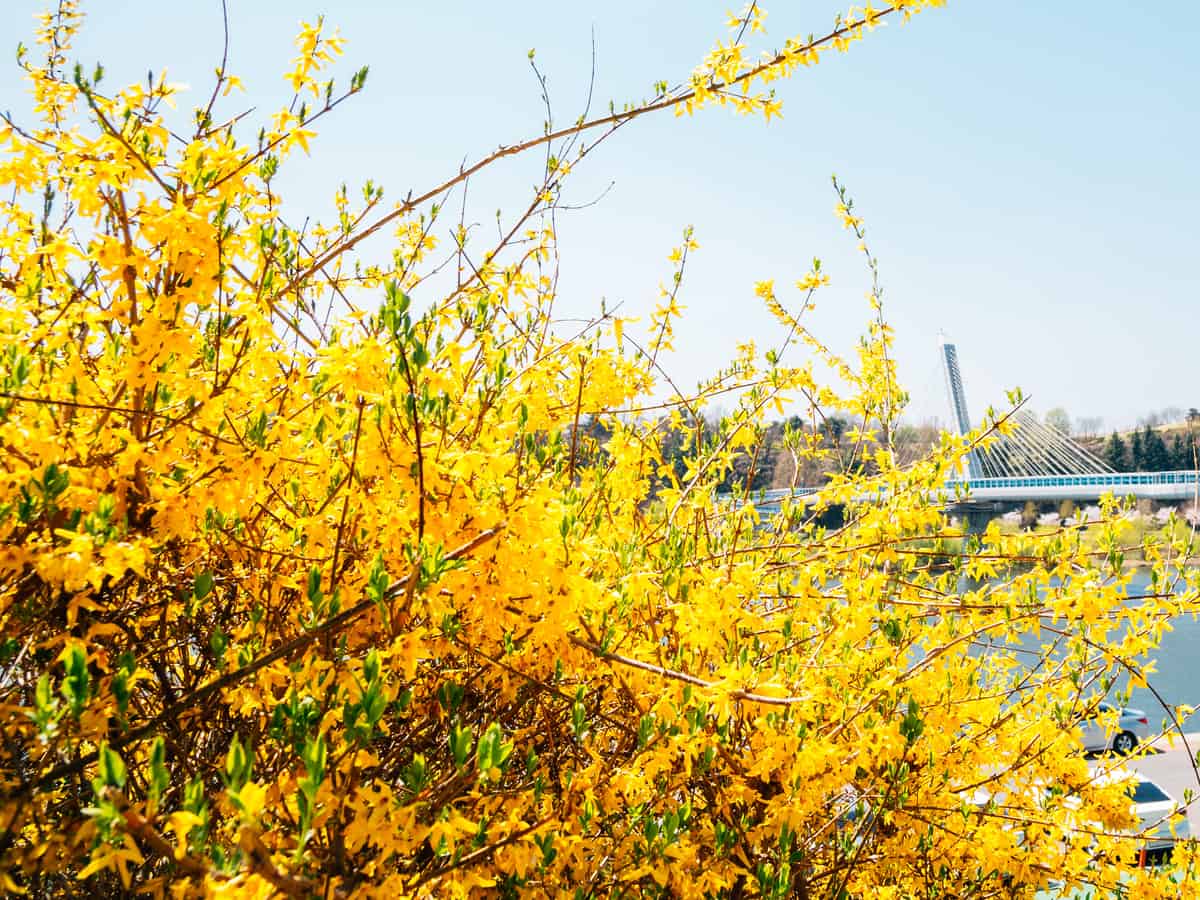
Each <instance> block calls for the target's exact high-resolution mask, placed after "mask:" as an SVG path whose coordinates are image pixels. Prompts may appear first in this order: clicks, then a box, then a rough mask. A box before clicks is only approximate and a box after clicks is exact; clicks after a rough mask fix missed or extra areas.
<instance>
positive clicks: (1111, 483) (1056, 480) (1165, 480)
mask: <svg viewBox="0 0 1200 900" xmlns="http://www.w3.org/2000/svg"><path fill="white" fill-rule="evenodd" d="M1198 479H1200V473H1197V472H1196V471H1194V470H1188V471H1175V472H1101V473H1097V474H1093V475H1025V476H1013V477H1010V478H970V479H954V480H951V481H947V482H946V487H948V488H950V489H952V490H953V489H954V488H956V487H958V486H959V485H961V486H962V487H964V488H968V489H975V490H984V489H987V488H1005V489H1007V488H1050V487H1104V488H1112V489H1113V493H1114V494H1120V493H1121V491H1120V489H1121V488H1122V487H1137V486H1143V485H1147V486H1148V485H1195V484H1196V483H1197V480H1198Z"/></svg>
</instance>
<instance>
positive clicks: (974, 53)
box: [0, 0, 1200, 428]
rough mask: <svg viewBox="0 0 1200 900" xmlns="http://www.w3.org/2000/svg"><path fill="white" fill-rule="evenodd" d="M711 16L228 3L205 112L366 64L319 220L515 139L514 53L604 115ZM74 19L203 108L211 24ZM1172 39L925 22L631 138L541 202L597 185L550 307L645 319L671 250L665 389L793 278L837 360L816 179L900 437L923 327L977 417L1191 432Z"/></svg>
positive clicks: (24, 27) (724, 345) (25, 12)
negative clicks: (229, 98)
mask: <svg viewBox="0 0 1200 900" xmlns="http://www.w3.org/2000/svg"><path fill="white" fill-rule="evenodd" d="M764 5H765V6H766V8H767V9H768V11H769V13H770V15H769V16H768V19H767V25H768V36H767V40H766V45H767V46H775V45H776V44H777V43H782V41H783V40H784V39H785V38H786V37H788V36H791V35H795V34H801V35H803V34H808V33H810V32H813V33H822V32H823V31H825V30H827V29H828V26H829V24H830V23H831V22H832V19H833V14H834V12H835V11H838V10H839V9H842V7H840V6H839V5H837V4H831V3H826V2H822V0H808V2H804V3H799V2H790V3H789V2H783V0H777V2H775V3H770V2H766V3H765V4H764ZM42 6H43V4H42V3H40V2H31V0H4V2H3V3H0V35H2V36H4V38H6V39H7V44H8V45H9V47H10V48H11V47H15V45H16V43H17V41H18V40H21V39H25V40H26V42H27V43H28V42H30V36H31V34H32V27H33V20H32V15H33V13H34V12H36V11H37V10H38V9H40V8H41V7H42ZM729 6H730V4H729V3H728V2H715V3H714V2H708V0H680V2H676V3H655V2H649V0H643V2H640V3H635V2H624V0H610V2H605V3H593V4H580V3H570V4H558V5H551V4H546V3H542V2H537V3H534V2H524V0H511V2H505V3H492V2H488V3H485V2H466V0H439V2H436V3H411V2H408V3H405V2H400V3H385V2H374V3H372V2H366V0H341V2H324V3H322V2H311V0H301V2H265V0H230V24H231V29H232V42H231V47H230V63H229V68H230V71H232V72H234V73H236V74H238V75H239V76H241V77H242V78H243V80H244V81H245V83H246V86H247V93H246V94H245V95H243V96H242V97H241V98H239V99H238V102H237V104H236V106H235V105H231V106H228V107H227V109H228V110H229V111H230V112H233V111H236V108H237V107H239V106H244V105H255V106H257V107H258V109H259V110H260V111H262V112H263V113H264V115H265V114H266V113H267V112H269V110H271V109H272V108H274V107H275V106H276V105H278V103H279V102H280V101H281V100H282V99H283V98H284V96H285V92H286V88H285V86H284V84H283V81H282V78H281V73H282V72H283V71H284V69H285V67H286V66H287V63H288V60H289V59H290V58H291V56H292V55H293V53H294V50H293V47H292V45H291V38H292V36H293V35H294V33H295V30H296V23H297V22H298V20H299V19H301V18H313V17H315V16H316V15H318V14H320V13H324V14H325V15H326V20H327V22H329V23H331V24H336V25H338V26H339V27H340V29H341V32H342V35H343V36H344V37H346V38H347V39H348V46H347V53H346V65H344V66H343V67H342V70H341V71H342V72H343V73H344V75H345V77H348V75H349V72H350V71H351V70H352V68H355V67H357V66H358V65H361V64H364V63H365V64H369V65H370V67H371V75H370V79H369V81H368V85H367V90H366V92H365V93H364V94H363V95H360V96H359V97H358V98H355V99H354V100H352V101H351V102H349V103H348V104H345V105H344V106H343V107H342V108H341V109H339V111H338V112H337V113H335V115H334V117H333V118H332V119H329V120H327V121H326V123H324V124H323V126H322V127H321V129H320V132H321V133H320V138H319V140H318V142H317V143H316V144H314V146H313V152H312V155H311V157H309V158H308V159H299V160H293V163H292V165H291V166H290V178H291V181H290V183H289V189H290V191H291V196H292V197H293V200H294V201H295V203H296V204H297V208H304V209H306V210H308V209H311V210H313V211H315V212H317V213H320V212H323V211H325V210H326V209H328V207H329V198H330V197H331V195H332V193H333V191H334V189H335V188H336V186H337V185H338V184H339V183H341V182H342V181H343V180H345V181H349V182H350V183H351V184H352V185H354V184H359V183H361V181H362V180H363V179H364V178H366V177H373V178H375V179H376V180H377V181H380V182H382V183H383V184H384V185H385V186H386V187H387V188H388V191H389V195H390V196H392V197H398V196H402V195H404V194H405V193H407V192H408V190H409V189H410V188H411V189H418V190H419V189H421V188H422V187H428V186H430V185H432V184H434V183H436V181H438V180H440V179H442V178H444V177H446V176H447V175H448V174H450V172H451V171H453V170H455V169H457V167H458V164H459V162H460V161H461V160H462V159H464V158H466V159H468V160H472V159H475V158H477V157H478V156H479V155H481V154H483V153H484V152H486V151H487V150H489V149H492V148H494V147H495V146H496V145H498V144H500V143H512V142H514V141H516V140H518V139H520V138H522V137H527V136H531V135H534V134H536V133H538V132H539V131H540V129H541V126H542V121H543V118H544V110H543V109H542V106H541V99H540V96H539V93H538V90H537V86H536V83H535V81H534V79H533V76H532V74H531V73H530V71H529V63H528V60H527V56H526V54H527V51H528V50H529V48H531V47H536V48H537V60H538V63H539V65H540V67H541V68H542V70H543V72H544V73H545V74H546V75H547V77H548V79H549V89H550V92H551V99H552V101H553V103H554V109H555V113H556V116H557V117H558V118H559V119H560V120H562V121H568V120H571V119H573V118H574V117H575V116H576V115H578V113H579V112H580V111H581V107H582V102H583V98H584V95H585V93H586V88H587V82H588V76H589V72H590V69H591V63H590V54H591V35H592V33H593V31H594V34H595V40H596V53H597V67H596V96H597V100H598V103H599V106H600V108H603V107H606V106H607V103H608V100H609V99H613V100H615V101H616V102H617V103H618V104H620V103H621V102H622V101H624V100H628V99H638V98H641V97H644V96H646V95H647V94H649V93H650V92H651V86H652V84H653V83H654V82H655V81H656V80H659V79H666V80H668V81H670V82H672V83H674V82H675V81H676V80H678V78H679V77H681V76H683V75H685V74H686V73H687V72H689V71H690V69H691V68H692V67H693V66H694V65H695V64H696V63H697V62H698V61H699V60H700V59H701V58H702V56H703V55H704V53H705V52H706V51H707V50H708V49H709V47H710V46H711V44H712V41H713V40H714V39H716V38H718V37H720V38H722V39H724V38H725V37H726V32H725V31H724V25H723V23H724V18H725V13H726V11H727V10H728V9H729ZM84 8H85V10H86V11H88V13H89V19H88V22H87V24H86V25H85V33H84V35H83V38H82V39H81V40H80V41H79V42H78V44H77V47H76V55H77V57H78V58H79V59H81V60H82V61H83V62H85V64H88V65H91V64H92V63H94V62H96V61H103V62H104V64H105V66H106V69H107V72H108V74H107V75H106V82H107V83H108V84H110V85H111V84H113V83H116V82H120V83H124V82H126V81H130V80H135V79H141V78H144V77H145V73H146V71H147V70H148V69H154V70H155V71H158V70H160V69H162V68H163V67H168V68H169V70H170V73H171V75H170V77H171V80H174V81H181V82H184V83H188V84H190V85H192V86H193V90H194V91H196V92H199V91H200V90H203V89H204V88H205V87H206V86H207V85H208V84H210V83H211V82H210V81H209V77H210V73H211V72H212V70H213V68H214V67H215V66H216V65H217V63H218V61H219V59H220V54H221V15H220V4H219V3H218V2H216V0H191V2H188V3H164V2H162V0H124V2H121V0H95V2H92V3H85V5H84ZM1198 42H1200V25H1198V24H1197V18H1196V17H1195V15H1194V5H1193V4H1191V3H1184V2H1183V0H1162V2H1157V3H1134V2H1129V0H1093V2H1088V3H1084V2H1082V0H1074V2H1059V3H1049V2H1046V0H1006V2H990V3H989V2H983V0H950V2H949V4H948V5H947V7H946V8H944V9H941V10H935V11H932V12H929V13H926V14H922V15H921V16H918V17H917V18H916V19H915V20H914V21H913V22H911V23H910V24H908V25H904V26H899V25H895V24H889V25H888V26H886V27H883V28H880V29H878V30H877V31H876V32H875V33H874V34H871V35H868V38H867V40H866V41H864V42H863V43H861V44H858V45H856V46H855V47H854V48H853V50H852V51H851V52H850V53H849V54H847V55H844V56H843V55H840V54H839V55H834V56H830V57H827V58H826V59H825V60H824V61H823V62H822V63H821V65H820V66H818V67H817V68H815V69H812V70H806V71H801V72H799V73H798V74H797V76H796V77H795V78H793V79H792V80H791V81H788V82H783V83H780V84H779V85H778V87H779V91H780V96H781V97H782V98H783V100H784V109H783V112H784V118H783V120H782V121H779V120H774V121H772V122H771V123H769V124H767V123H763V122H762V121H761V119H758V120H746V119H740V118H737V117H735V116H733V115H732V114H731V113H729V112H726V111H724V110H719V109H712V110H707V111H705V112H704V113H703V114H700V115H697V116H696V117H695V118H694V119H691V120H686V119H685V120H676V119H674V118H673V117H671V116H670V114H666V115H661V114H660V115H659V116H658V117H657V118H656V119H653V120H646V119H644V120H642V121H640V122H638V123H635V124H633V125H631V126H630V127H628V128H626V129H624V130H623V131H622V132H620V133H618V135H616V136H615V137H614V138H613V139H612V140H610V142H609V143H608V144H607V145H606V146H604V147H602V148H601V150H600V151H598V152H597V153H596V154H595V155H594V157H591V158H589V160H588V162H587V163H586V164H585V166H584V167H583V168H581V169H580V170H579V172H578V174H577V177H576V178H575V179H574V185H573V187H571V188H570V189H569V190H570V194H569V196H568V202H575V203H584V202H587V201H588V200H591V199H593V198H595V197H596V196H597V195H599V194H600V193H601V192H602V191H603V190H604V188H605V187H606V186H607V185H609V184H610V183H612V188H611V190H610V191H609V192H608V193H607V194H605V195H604V197H603V199H602V200H601V201H600V202H599V203H598V204H597V205H595V206H593V207H591V208H589V209H586V210H582V211H579V212H575V213H571V214H568V215H566V216H564V218H563V221H562V223H561V228H560V234H561V239H562V249H563V278H562V281H561V292H562V296H563V300H562V302H563V304H564V306H563V309H564V310H565V311H566V312H568V313H578V314H583V313H586V312H589V311H594V310H598V308H599V304H600V301H601V298H605V299H606V300H607V302H608V303H609V305H610V306H611V305H612V304H613V303H614V302H616V301H622V302H623V303H624V306H623V310H624V311H625V313H626V314H631V315H638V314H641V315H643V316H644V317H648V315H649V312H650V310H651V308H652V307H653V305H654V303H655V301H656V288H657V285H658V283H659V282H660V281H661V280H664V279H666V278H667V277H668V276H669V271H670V270H669V267H668V264H667V262H666V259H665V257H666V255H667V254H668V253H669V251H670V249H671V247H672V246H673V245H674V244H675V243H677V242H678V238H679V234H680V232H681V231H682V229H683V228H684V226H686V225H689V224H690V225H693V226H694V227H695V229H696V237H697V239H698V240H699V241H700V244H701V249H700V251H699V252H698V253H697V254H696V256H695V257H694V260H693V263H692V264H691V265H690V267H689V272H688V274H687V278H686V281H685V285H684V289H683V292H682V301H683V303H684V304H685V305H686V306H687V309H688V314H687V318H686V320H685V324H684V325H683V327H682V328H681V329H680V332H679V334H678V340H677V347H678V348H679V349H678V351H677V353H676V354H675V358H674V359H673V360H672V362H671V366H672V369H673V372H674V374H675V375H676V376H677V380H680V379H682V382H684V383H694V382H695V381H696V380H697V379H698V378H700V377H702V376H703V375H705V374H707V373H709V372H711V371H712V370H713V369H715V368H716V367H717V366H719V365H721V364H723V363H724V362H725V361H727V359H728V358H729V357H730V355H731V354H732V353H733V348H734V346H735V344H736V343H737V342H738V341H739V340H745V339H755V340H758V341H759V342H760V343H763V342H766V341H768V340H769V339H771V338H772V336H773V335H774V334H775V333H774V331H773V324H772V322H771V320H770V319H769V317H768V316H767V314H766V313H765V311H764V310H763V309H762V308H761V306H760V303H759V301H758V300H757V299H756V298H755V297H754V294H753V284H754V282H755V281H758V280H760V279H765V278H774V279H776V282H777V285H788V284H791V283H792V282H793V281H794V280H795V279H796V278H797V277H799V276H800V275H802V274H803V273H804V271H805V270H806V269H807V268H808V265H809V260H810V259H811V258H812V257H813V256H820V257H821V258H822V259H823V260H824V262H825V267H826V269H827V271H829V273H830V274H831V275H832V277H833V287H832V288H831V289H829V290H827V291H826V292H824V293H823V294H822V295H821V301H820V303H819V307H818V309H817V311H816V313H815V314H814V316H813V319H812V324H813V327H814V329H815V330H816V331H817V332H818V334H820V335H821V336H822V337H824V338H825V339H827V340H828V341H829V342H830V343H831V344H833V345H834V346H835V347H836V348H838V349H841V350H843V351H849V350H851V348H852V346H853V342H854V340H855V336H856V335H857V334H858V333H859V332H860V331H861V328H862V324H863V323H864V322H865V320H866V317H867V309H866V304H865V300H864V299H863V293H864V291H865V289H866V287H867V274H866V272H865V270H864V269H863V267H862V266H861V264H860V263H859V262H858V261H857V260H856V257H855V255H854V241H853V239H852V238H851V237H850V236H849V235H847V234H846V233H844V232H842V231H841V229H840V226H839V225H838V224H837V223H836V221H835V219H834V216H833V206H834V203H835V198H834V195H833V192H832V190H831V187H830V184H829V176H830V174H831V173H833V172H836V173H837V174H838V176H839V177H840V178H841V179H842V180H843V181H844V182H845V183H846V184H847V185H848V186H849V187H850V190H851V192H852V194H853V195H854V197H855V198H856V202H857V207H856V211H857V212H859V213H860V214H861V215H863V216H864V217H865V219H866V222H867V226H868V229H869V238H870V240H871V244H872V246H873V249H874V250H875V252H876V254H877V256H878V257H879V259H880V262H881V267H882V279H883V283H884V286H885V289H886V295H885V301H886V312H887V315H888V317H889V318H890V320H891V322H892V323H893V325H894V327H895V329H896V332H897V342H898V348H897V358H898V360H899V362H900V365H901V374H902V378H903V379H904V381H905V382H906V384H907V385H908V387H909V388H910V390H911V392H912V393H913V395H914V396H913V403H912V406H911V407H910V418H912V419H914V420H921V419H925V418H929V417H933V416H937V417H940V418H941V419H942V420H943V421H946V420H947V419H948V413H947V404H946V400H945V393H944V389H943V386H942V380H941V374H940V370H939V369H938V367H937V366H938V363H937V354H936V346H937V333H938V331H939V330H944V331H946V332H947V333H948V334H949V335H950V337H951V339H952V340H954V341H955V342H956V343H957V344H958V348H959V357H960V360H961V364H962V369H963V375H964V378H965V380H966V384H967V391H968V399H969V402H970V405H971V407H972V413H973V415H974V416H975V417H976V419H978V417H979V413H980V411H981V410H982V409H983V407H984V406H985V405H986V404H987V403H996V404H1000V403H1002V402H1003V396H1004V391H1005V389H1007V388H1010V387H1013V386H1017V385H1019V386H1021V387H1022V388H1023V389H1024V390H1025V391H1026V393H1029V394H1031V395H1032V396H1033V406H1034V408H1035V409H1038V410H1041V411H1043V412H1044V411H1045V410H1046V409H1048V408H1050V407H1054V406H1062V407H1065V408H1066V409H1067V410H1068V411H1069V413H1070V414H1071V415H1072V416H1073V417H1080V416H1102V417H1103V418H1104V420H1105V426H1106V427H1109V428H1111V427H1114V426H1126V425H1130V424H1133V423H1134V422H1135V421H1136V420H1137V419H1138V417H1140V416H1142V415H1145V414H1146V413H1149V412H1151V411H1154V410H1157V409H1160V408H1162V407H1166V406H1179V407H1183V408H1185V409H1186V408H1187V407H1191V406H1200V378H1198V375H1200V317H1198V316H1197V301H1198V300H1200V297H1198V294H1200V291H1198V288H1200V272H1198V269H1197V266H1196V260H1195V258H1196V256H1197V251H1198V250H1200V241H1198V237H1200V235H1198V229H1197V224H1196V219H1195V215H1196V213H1195V211H1196V210H1197V209H1200V179H1198V177H1197V173H1196V165H1195V161H1196V159H1197V151H1196V147H1197V142H1198V138H1200V125H1198V124H1197V115H1196V112H1197V100H1196V88H1197V85H1200V54H1197V52H1196V49H1195V48H1196V46H1197V43H1198ZM8 58H10V59H11V57H8ZM22 90H23V88H22V84H21V82H20V79H19V77H18V71H17V69H16V68H15V66H13V65H11V64H9V67H8V68H7V69H0V108H7V109H11V110H13V111H14V112H16V113H18V114H19V113H20V110H21V109H22V107H23V103H24V101H23V99H22ZM539 165H540V163H539V162H538V161H537V160H534V159H530V160H527V161H516V162H510V163H506V164H504V165H502V166H499V167H496V168H495V169H494V170H493V171H492V172H490V174H488V175H487V176H486V177H485V178H479V179H476V181H475V182H473V183H472V185H471V188H470V195H469V203H470V209H471V214H470V215H469V218H472V219H474V220H475V221H480V222H485V223H486V222H490V221H492V219H493V217H494V215H495V210H496V208H497V207H498V206H503V207H505V208H510V209H511V208H515V206H516V204H517V203H518V202H519V201H521V200H522V199H523V198H526V197H527V196H528V193H527V192H528V189H529V187H530V185H531V183H532V181H533V179H534V177H536V174H537V170H538V167H539ZM774 339H775V340H777V339H778V337H777V336H775V338H774Z"/></svg>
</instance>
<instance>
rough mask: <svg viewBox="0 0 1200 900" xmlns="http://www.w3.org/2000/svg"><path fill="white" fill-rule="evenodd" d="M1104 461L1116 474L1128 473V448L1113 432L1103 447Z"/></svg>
mask: <svg viewBox="0 0 1200 900" xmlns="http://www.w3.org/2000/svg"><path fill="white" fill-rule="evenodd" d="M1104 461H1105V462H1106V463H1108V464H1109V465H1110V466H1112V468H1113V470H1114V471H1116V472H1128V471H1129V448H1128V447H1126V446H1125V442H1124V441H1123V440H1121V436H1120V435H1119V434H1117V433H1116V432H1115V431H1114V432H1113V433H1112V437H1110V438H1109V439H1108V443H1107V444H1105V445H1104Z"/></svg>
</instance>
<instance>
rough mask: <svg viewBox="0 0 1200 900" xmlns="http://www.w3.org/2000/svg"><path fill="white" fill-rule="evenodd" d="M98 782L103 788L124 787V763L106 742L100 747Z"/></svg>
mask: <svg viewBox="0 0 1200 900" xmlns="http://www.w3.org/2000/svg"><path fill="white" fill-rule="evenodd" d="M99 780H100V782H101V783H102V784H103V785H104V786H105V787H115V788H117V789H120V788H123V787H125V763H124V761H123V760H122V759H121V757H120V756H119V755H118V753H117V751H116V750H114V749H113V748H112V747H110V746H108V744H107V742H106V743H103V744H101V745H100V779H99Z"/></svg>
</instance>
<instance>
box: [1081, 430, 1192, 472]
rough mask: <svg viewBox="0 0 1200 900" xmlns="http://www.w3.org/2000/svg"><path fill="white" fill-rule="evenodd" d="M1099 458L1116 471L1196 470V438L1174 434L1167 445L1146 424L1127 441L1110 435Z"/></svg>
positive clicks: (1118, 436)
mask: <svg viewBox="0 0 1200 900" xmlns="http://www.w3.org/2000/svg"><path fill="white" fill-rule="evenodd" d="M1101 455H1102V458H1103V459H1104V461H1105V462H1106V463H1108V464H1109V465H1110V466H1112V468H1113V469H1114V470H1115V471H1117V472H1169V471H1175V470H1179V469H1194V468H1196V438H1195V436H1194V435H1193V434H1191V433H1190V432H1186V433H1185V432H1183V431H1177V432H1175V434H1174V435H1173V436H1172V437H1171V439H1170V443H1168V442H1167V440H1166V439H1165V438H1164V437H1163V436H1162V435H1161V434H1160V433H1159V432H1157V431H1155V430H1154V429H1153V428H1151V427H1150V426H1149V425H1145V426H1143V427H1142V429H1141V430H1140V431H1135V432H1133V433H1132V434H1131V435H1130V436H1129V440H1128V441H1126V440H1125V439H1123V438H1122V437H1121V435H1120V434H1118V433H1117V432H1115V431H1114V432H1113V433H1112V435H1111V436H1110V437H1109V439H1108V440H1107V441H1106V442H1105V444H1104V451H1103V453H1102V454H1101Z"/></svg>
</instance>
